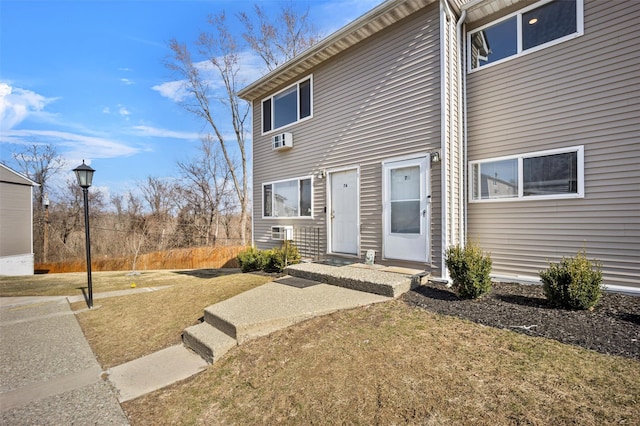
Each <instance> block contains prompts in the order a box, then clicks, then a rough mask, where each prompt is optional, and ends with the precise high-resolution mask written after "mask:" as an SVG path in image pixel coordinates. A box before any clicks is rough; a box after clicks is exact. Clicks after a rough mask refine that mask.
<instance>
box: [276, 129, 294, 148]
mask: <svg viewBox="0 0 640 426" xmlns="http://www.w3.org/2000/svg"><path fill="white" fill-rule="evenodd" d="M291 148H293V133H278V134H277V135H275V136H274V137H273V138H272V139H271V149H273V150H274V151H283V150H285V149H291Z"/></svg>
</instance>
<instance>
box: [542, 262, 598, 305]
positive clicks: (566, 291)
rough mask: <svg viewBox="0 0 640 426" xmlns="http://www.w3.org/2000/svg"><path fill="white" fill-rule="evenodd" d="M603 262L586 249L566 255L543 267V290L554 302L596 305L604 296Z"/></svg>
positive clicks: (548, 298)
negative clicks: (574, 254)
mask: <svg viewBox="0 0 640 426" xmlns="http://www.w3.org/2000/svg"><path fill="white" fill-rule="evenodd" d="M601 268H602V265H601V264H600V262H599V261H597V260H594V261H593V262H592V261H590V260H589V259H587V255H586V253H585V252H578V254H577V256H576V257H569V258H566V257H563V258H562V260H561V261H560V263H551V262H550V263H549V268H548V269H546V270H544V271H540V273H539V275H540V279H541V280H542V286H543V288H544V294H545V296H546V297H547V300H549V301H550V302H551V303H552V304H554V305H556V306H561V307H563V308H567V309H593V307H594V306H596V304H597V303H598V300H600V297H601V296H602V270H601Z"/></svg>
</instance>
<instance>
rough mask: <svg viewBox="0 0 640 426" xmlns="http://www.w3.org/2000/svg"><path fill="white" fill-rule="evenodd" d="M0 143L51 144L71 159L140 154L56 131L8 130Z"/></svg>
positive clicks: (111, 142) (118, 145)
mask: <svg viewBox="0 0 640 426" xmlns="http://www.w3.org/2000/svg"><path fill="white" fill-rule="evenodd" d="M0 142H4V143H12V144H21V145H31V144H33V143H42V144H52V145H55V146H57V147H60V148H62V149H60V151H61V153H63V155H64V157H65V158H71V159H77V158H116V157H128V156H130V155H134V154H136V153H138V152H140V149H139V148H135V147H132V146H129V145H126V144H124V143H122V142H118V141H115V140H111V139H106V138H101V137H96V136H87V135H82V134H77V133H70V132H62V131H57V130H10V131H7V132H2V133H1V134H0Z"/></svg>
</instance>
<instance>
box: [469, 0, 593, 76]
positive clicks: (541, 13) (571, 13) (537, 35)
mask: <svg viewBox="0 0 640 426" xmlns="http://www.w3.org/2000/svg"><path fill="white" fill-rule="evenodd" d="M583 15H584V13H583V0H544V1H540V2H538V3H535V4H533V5H531V6H529V7H527V8H525V9H522V10H520V11H518V12H515V13H512V14H510V15H507V16H505V17H503V18H501V19H500V20H498V21H493V22H491V23H489V24H487V25H484V26H482V27H480V28H478V29H477V30H474V31H471V32H469V35H468V42H467V45H468V49H467V51H468V52H469V53H468V55H469V70H470V71H473V70H475V69H478V68H482V67H484V66H487V65H489V64H493V63H497V62H502V61H503V60H507V59H508V58H512V57H515V56H519V55H522V54H525V53H529V52H533V51H535V50H539V49H542V48H545V47H548V46H551V45H553V44H556V43H560V42H563V41H565V40H570V39H572V38H574V37H577V36H580V35H582V33H583Z"/></svg>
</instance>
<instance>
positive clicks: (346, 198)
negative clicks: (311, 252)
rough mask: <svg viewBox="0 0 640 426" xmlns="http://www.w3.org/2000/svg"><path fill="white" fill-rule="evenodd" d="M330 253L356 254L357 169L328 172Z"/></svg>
mask: <svg viewBox="0 0 640 426" xmlns="http://www.w3.org/2000/svg"><path fill="white" fill-rule="evenodd" d="M329 191H330V197H331V198H330V200H331V201H330V212H329V220H330V226H331V234H330V235H331V241H330V247H331V248H330V251H331V253H344V254H356V255H357V254H358V235H359V226H358V170H357V169H350V170H341V171H336V172H330V173H329Z"/></svg>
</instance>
